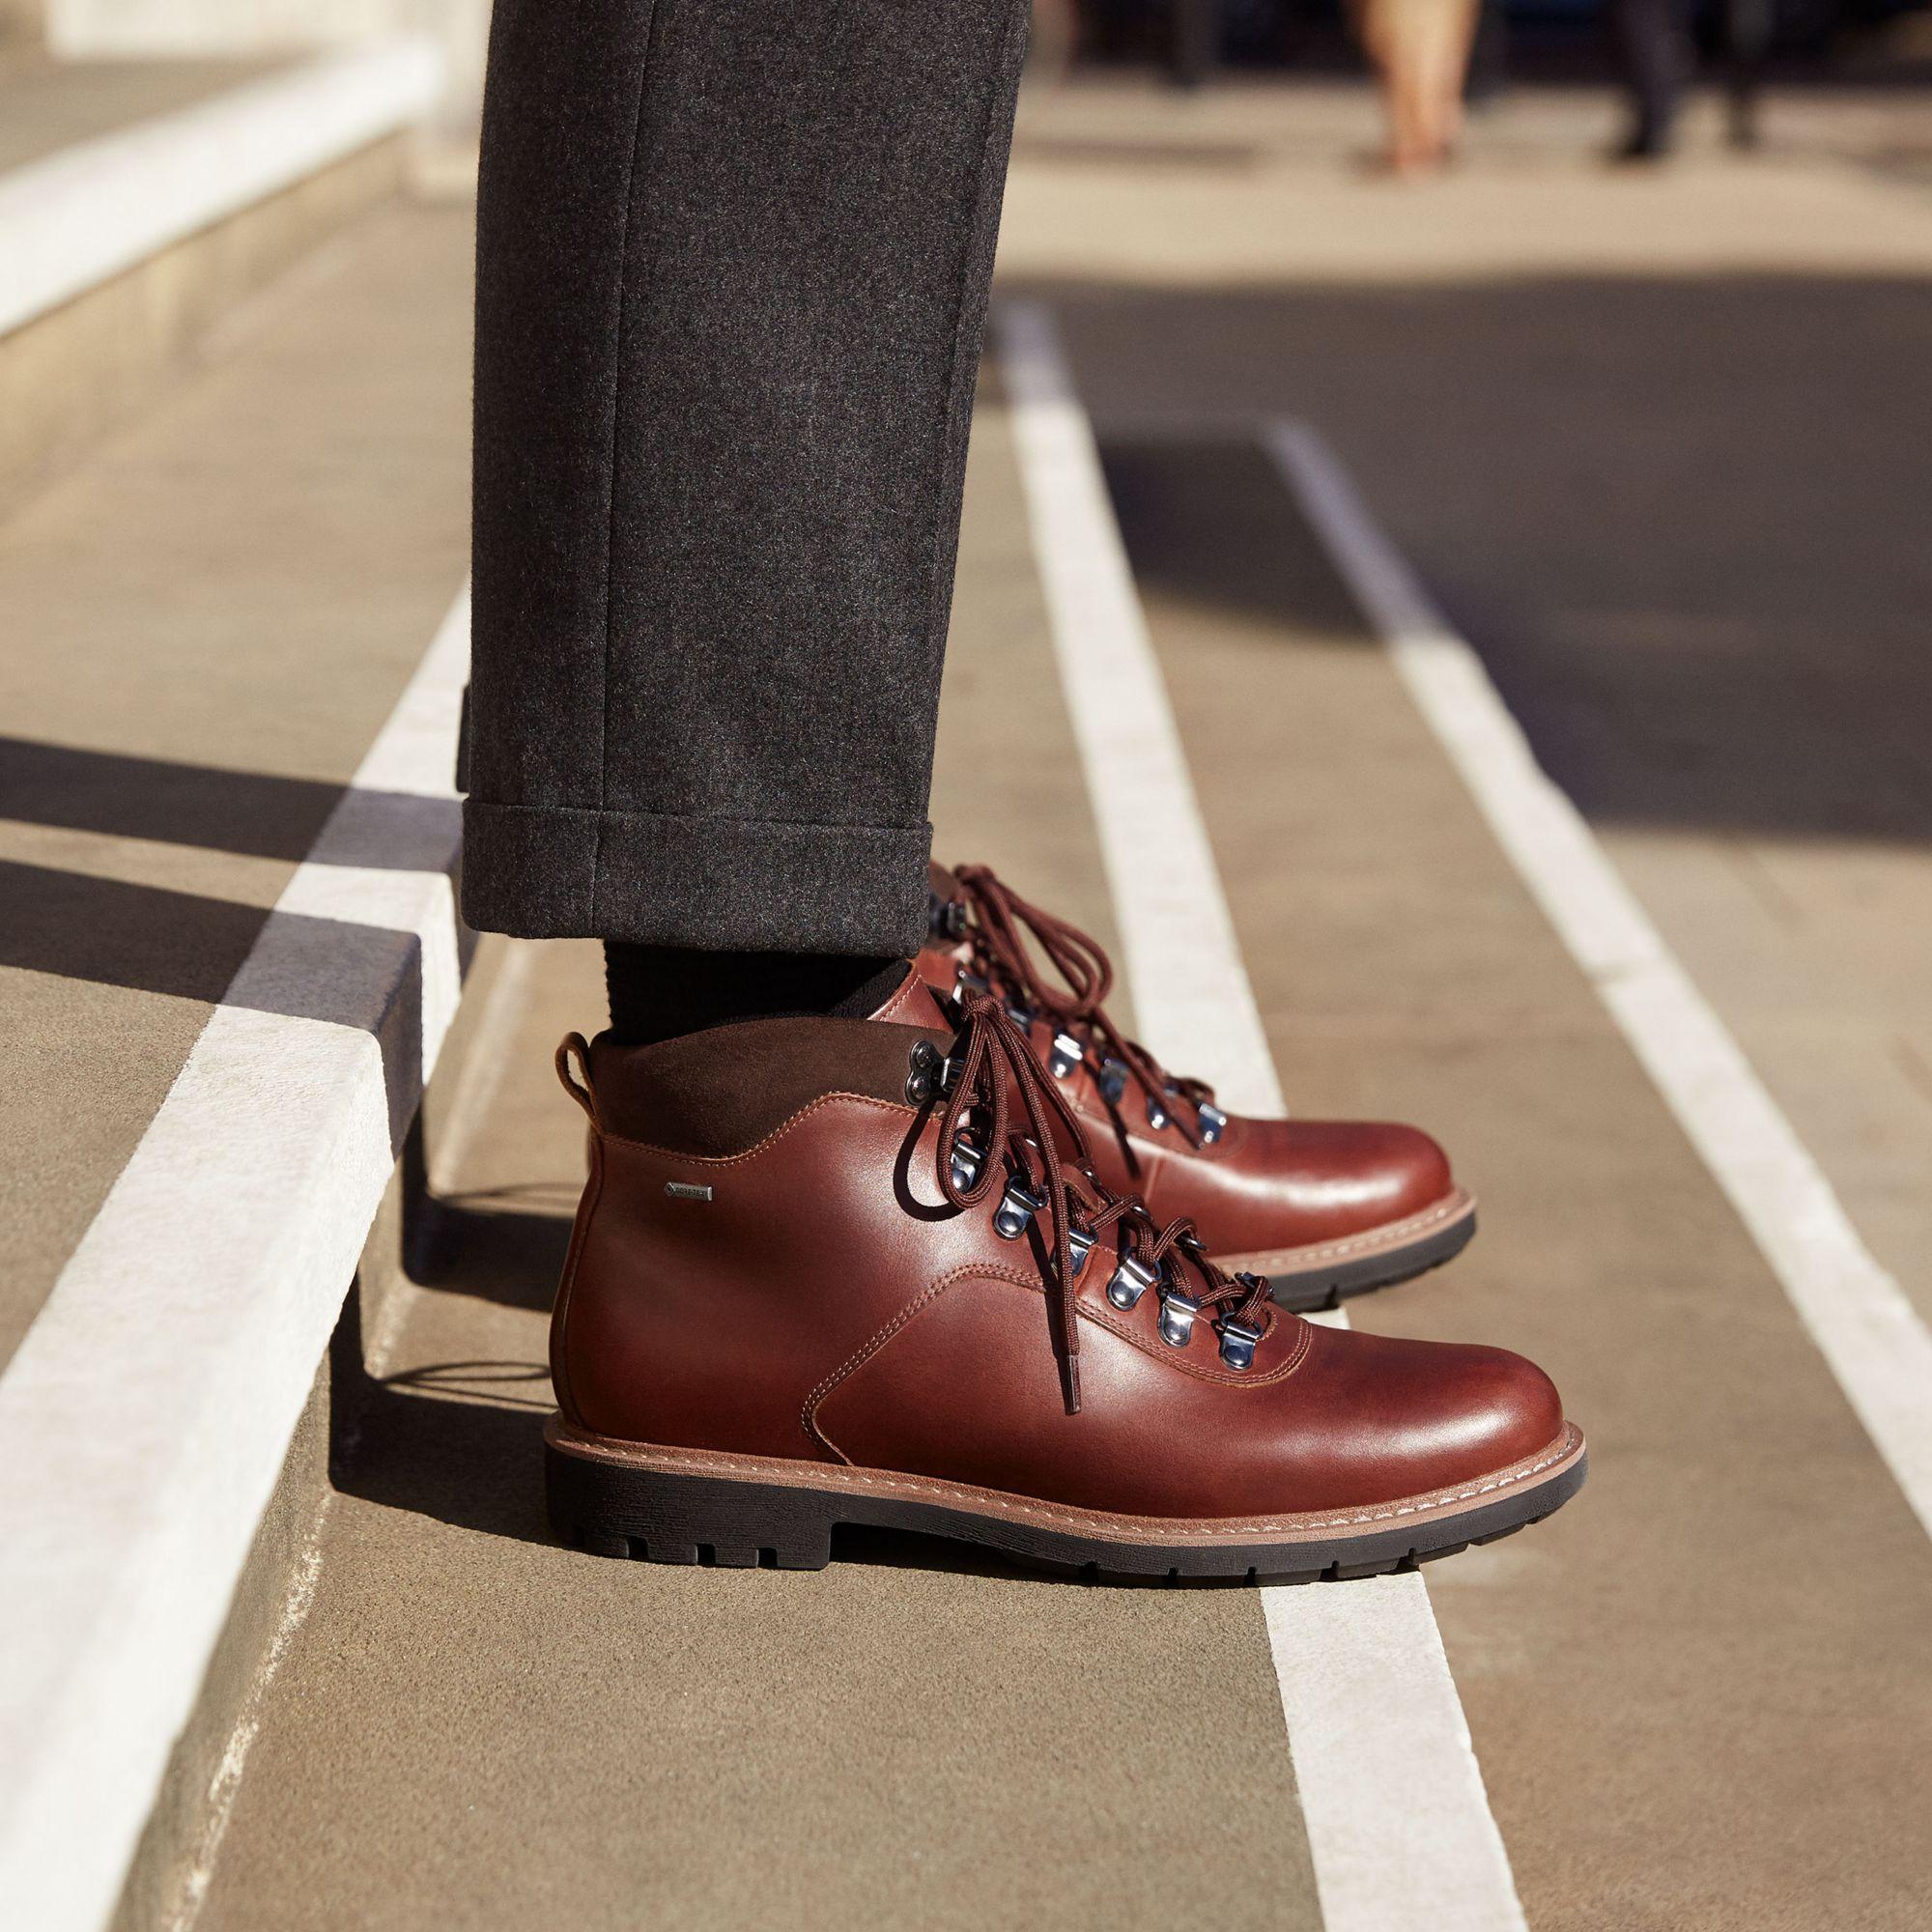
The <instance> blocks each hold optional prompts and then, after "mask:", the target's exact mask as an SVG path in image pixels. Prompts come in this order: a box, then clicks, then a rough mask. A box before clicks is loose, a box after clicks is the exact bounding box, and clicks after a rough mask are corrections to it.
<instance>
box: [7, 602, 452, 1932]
mask: <svg viewBox="0 0 1932 1932" xmlns="http://www.w3.org/2000/svg"><path fill="white" fill-rule="evenodd" d="M468 660H469V599H468V597H467V595H466V596H464V597H462V598H460V599H459V600H458V602H457V604H456V606H455V608H454V609H453V610H452V611H450V613H449V615H448V617H447V618H446V619H445V620H444V622H443V625H442V627H441V629H440V631H439V632H438V634H437V637H436V639H435V641H434V642H433V643H432V644H431V646H430V649H429V651H428V654H427V655H426V656H425V658H424V660H423V662H422V665H421V667H420V668H418V670H417V672H416V674H415V676H414V678H413V679H412V682H411V684H410V687H409V690H408V692H407V693H406V695H405V696H404V698H403V701H402V703H401V705H400V706H399V707H398V709H397V712H396V715H395V717H394V719H393V720H392V721H391V724H390V725H389V726H387V727H386V728H385V729H384V733H383V735H382V736H381V737H380V738H379V739H378V741H377V743H376V746H375V748H374V749H373V750H372V751H371V753H369V756H368V757H367V759H365V760H364V762H363V764H362V766H361V768H360V770H359V771H358V773H357V775H356V779H355V787H356V789H353V790H352V791H351V792H350V793H348V794H347V795H346V796H345V798H344V799H343V801H342V803H341V804H340V805H339V806H338V807H337V809H336V810H335V812H334V813H333V814H332V815H331V817H330V819H329V821H328V824H327V826H325V827H324V829H323V832H322V835H321V837H320V838H319V839H318V840H317V844H316V848H315V849H316V852H317V853H318V854H325V855H326V854H327V852H329V851H330V850H337V849H348V850H353V851H355V852H357V853H360V854H363V855H365V856H373V851H372V847H373V846H374V845H377V844H380V819H381V815H382V814H384V813H385V812H386V813H388V814H390V816H391V817H392V818H393V820H394V822H395V824H396V826H397V828H398V836H399V838H401V839H402V840H404V841H405V842H406V845H407V849H408V851H409V854H410V856H411V857H412V859H414V860H417V861H418V862H420V860H422V859H424V858H429V857H432V856H433V854H432V852H431V850H430V847H431V844H432V843H433V835H434V833H435V828H436V826H437V825H438V824H440V827H441V835H440V844H441V860H440V865H438V866H436V867H433V868H428V869H421V870H380V869H376V868H373V867H366V868H365V867H331V866H329V865H327V863H325V861H324V860H323V859H320V858H316V857H312V858H311V859H309V860H308V861H305V862H304V863H303V864H302V865H301V866H300V867H298V868H297V870H296V872H295V875H294V877H293V878H292V879H291V881H290V883H289V887H288V890H287V891H286V892H285V893H284V894H283V895H282V898H281V900H280V901H279V902H278V904H277V906H276V908H275V910H274V912H273V913H271V914H270V917H269V919H268V921H267V923H265V925H264V926H263V928H262V931H261V934H260V935H259V937H258V938H257V940H256V943H255V946H254V948H253V950H252V951H251V952H250V953H249V956H248V958H247V960H246V961H245V962H244V963H243V965H242V966H241V970H240V972H238V973H237V975H236V977H235V980H234V982H233V984H232V985H231V986H230V988H229V992H228V994H227V995H226V997H225V1000H224V1003H223V1004H222V1005H221V1006H220V1007H218V1008H217V1009H215V1011H214V1013H213V1015H212V1016H211V1018H210V1020H209V1022H208V1025H207V1027H206V1028H205V1029H204V1031H203V1033H202V1035H201V1037H200V1038H199V1039H198V1040H197V1041H196V1042H195V1045H194V1048H193V1050H192V1051H191V1052H190V1053H189V1055H188V1058H187V1061H186V1064H185V1065H184V1066H183V1068H182V1071H181V1074H180V1076H179V1077H178V1078H177V1080H176V1081H175V1084H174V1086H173V1087H172V1088H171V1089H170V1091H169V1093H168V1094H167V1097H166V1098H165V1100H163V1102H162V1104H161V1106H160V1109H159V1111H158V1112H157V1113H156V1116H155V1119H154V1121H153V1122H151V1124H150V1125H149V1128H148V1131H147V1133H146V1134H145V1135H144V1136H143V1138H142V1140H141V1142H140V1145H139V1146H138V1147H137V1148H136V1149H135V1151H134V1153H133V1156H132V1158H131V1159H130V1160H129V1161H128V1165H127V1167H126V1168H125V1169H124V1170H123V1172H122V1174H121V1177H120V1179H118V1180H117V1181H116V1182H115V1185H114V1187H113V1189H112V1191H111V1192H110V1193H109V1194H108V1197H107V1199H106V1201H105V1202H104V1203H103V1205H102V1207H101V1209H100V1212H99V1216H98V1217H97V1218H96V1220H95V1222H94V1224H93V1226H92V1227H91V1228H90V1229H89V1230H88V1233H87V1235H86V1236H85V1237H84V1238H83V1240H82V1241H81V1243H80V1245H79V1247H78V1248H77V1249H76V1250H75V1251H74V1254H73V1256H72V1258H71V1261H70V1262H69V1263H68V1265H67V1266H66V1268H65V1269H64V1270H63V1271H62V1273H61V1276H60V1279H59V1280H58V1282H56V1283H55V1285H54V1289H53V1292H52V1293H51V1294H50V1295H49V1296H48V1298H47V1301H46V1304H45V1306H44V1307H43V1309H42V1311H41V1313H40V1315H39V1317H38V1318H37V1319H36V1321H35V1322H34V1324H33V1326H32V1327H31V1328H30V1329H29V1330H28V1332H27V1335H26V1337H25V1339H24V1340H23V1341H22V1342H21V1344H20V1346H19V1349H18V1350H16V1352H15V1353H14V1358H13V1360H12V1361H11V1362H10V1363H9V1364H8V1365H7V1369H6V1373H5V1375H4V1376H0V1605H5V1606H6V1625H7V1629H6V1640H5V1642H4V1644H0V1740H4V1744H0V1899H4V1900H5V1901H6V1906H5V1913H4V1916H5V1918H6V1919H7V1921H8V1923H10V1924H17V1925H20V1926H23V1927H24V1926H32V1927H33V1928H34V1932H96V1928H98V1927H99V1925H100V1924H101V1923H103V1921H104V1920H105V1919H106V1918H107V1915H108V1914H109V1912H110V1911H111V1909H112V1907H113V1904H114V1900H115V1896H116V1893H117V1891H118V1889H119V1887H120V1884H121V1879H122V1874H123V1872H124V1870H125V1868H126V1865H127V1861H128V1856H129V1855H130V1853H131V1852H132V1850H133V1847H134V1844H135V1841H136V1839H137V1837H138V1836H139V1833H140V1832H141V1828H142V1825H143V1822H144V1821H145V1819H146V1817H147V1813H148V1810H149V1807H150V1805H151V1804H152V1803H153V1800H154V1797H155V1792H156V1786H157V1784H158V1781H159V1779H160V1776H161V1773H162V1771H163V1769H164V1768H165V1766H166V1763H167V1757H168V1752H169V1749H170V1747H172V1745H173V1743H174V1740H175V1737H176V1736H177V1734H178V1733H179V1731H180V1730H181V1727H182V1725H183V1723H184V1722H185V1720H186V1719H187V1716H188V1714H189V1712H190V1710H191V1709H192V1707H193V1703H194V1699H195V1695H196V1693H197V1691H198V1690H199V1688H200V1684H201V1679H202V1674H203V1672H204V1670H205V1669H206V1667H207V1663H208V1660H209V1657H210V1655H211V1653H212V1652H213V1646H214V1642H215V1639H216V1637H217V1636H218V1635H219V1634H220V1631H221V1627H222V1623H223V1621H224V1619H225V1618H226V1616H227V1613H228V1605H229V1597H230V1593H231V1591H232V1590H233V1588H234V1584H235V1580H236V1578H237V1577H238V1576H239V1575H240V1573H241V1565H242V1563H243V1561H244V1559H245V1558H246V1556H247V1553H248V1548H249V1544H250V1541H251V1540H252V1538H253V1536H254V1534H255V1529H256V1525H257V1524H258V1523H259V1521H260V1520H261V1516H262V1511H263V1509H264V1508H265V1507H266V1505H267V1503H268V1500H269V1496H270V1491H271V1490H272V1489H273V1486H274V1482H275V1478H276V1475H277V1472H278V1471H279V1469H280V1467H281V1463H282V1459H283V1457H284V1455H285V1454H286V1452H287V1449H288V1445H289V1440H290V1437H291V1435H292V1434H293V1432H294V1429H295V1425H296V1422H297V1421H298V1418H299V1416H300V1414H301V1411H302V1407H303V1405H304V1403H305V1402H306V1400H307V1397H308V1393H309V1389H310V1387H311V1385H312V1384H313V1382H314V1380H315V1373H316V1366H317V1363H318V1362H319V1361H320V1360H321V1357H322V1353H323V1350H324V1348H325V1347H326V1345H327V1340H328V1336H329V1331H330V1329H331V1328H332V1327H333V1326H334V1323H335V1319H336V1316H337V1313H338V1312H339V1310H340V1308H341V1306H342V1298H343V1294H344V1292H345V1290H346V1289H347V1287H348V1284H349V1282H350V1279H351V1277H352V1275H353V1274H354V1272H355V1265H356V1262H357V1259H358V1257H359V1256H360V1253H361V1250H362V1244H363V1241H364V1239H365V1238H366V1236H367V1234H368V1230H369V1225H370V1223H371V1221H372V1220H373V1218H374V1216H375V1213H376V1209H377V1207H378V1205H379V1204H380V1202H381V1200H382V1197H383V1192H384V1188H385V1186H386V1185H387V1183H388V1179H389V1176H390V1172H391V1169H392V1167H393V1165H394V1157H393V1153H392V1150H391V1140H390V1094H389V1092H388V1088H387V1083H386V1081H385V1074H384V1055H383V1048H382V1046H381V1044H380V1043H379V1041H378V1039H377V1038H376V1037H374V1035H372V1033H370V1032H369V1031H366V1030H365V1029H364V1027H363V1026H362V1025H359V1024H357V1023H355V1020H354V1019H353V1018H352V1019H350V1020H347V1021H345V1022H338V1021H336V1020H332V1019H315V1018H304V1017H298V1016H297V1015H300V1014H302V1013H305V1012H331V1011H335V1010H336V1009H338V1008H340V1007H343V1006H344V1005H345V1004H346V1005H348V1006H350V1007H351V1008H352V1009H353V1008H354V1007H355V1002H356V1001H357V1000H360V1001H361V1002H362V1003H363V1005H365V1006H366V1007H367V1009H368V1010H369V1011H370V1012H371V1013H372V1014H373V1013H379V1012H383V1011H384V1010H385V1009H392V1008H393V1003H394V1001H395V999H396V998H397V996H398V995H399V994H401V995H404V996H409V995H410V994H411V993H412V988H413V984H414V981H413V978H412V974H411V972H410V971H409V955H410V953H411V952H412V947H419V948H420V950H421V957H422V976H421V989H420V1009H419V1011H412V1012H402V1013H393V1012H392V1017H393V1018H394V1019H396V1020H399V1021H401V1022H402V1024H401V1025H400V1026H392V1027H391V1028H389V1031H390V1032H391V1034H392V1035H394V1036H396V1037H399V1038H400V1040H401V1042H402V1043H403V1045H404V1047H405V1048H409V1049H414V1048H416V1047H417V1044H418V1042H419V1056H418V1057H419V1063H420V1064H419V1065H405V1066H403V1067H401V1068H400V1069H392V1070H395V1071H398V1072H399V1073H400V1076H401V1078H402V1080H403V1082H404V1084H405V1086H406V1087H411V1088H412V1087H414V1086H415V1085H416V1083H417V1082H418V1081H427V1079H428V1078H429V1074H430V1071H431V1069H432V1068H433V1066H434V1065H435V1063H436V1056H437V1051H438V1049H439V1047H440V1044H441V1040H442V1036H443V1032H444V1030H445V1028H446V1027H447V1024H448V1018H449V1014H450V1013H451V1011H452V1010H453V1009H454V1006H455V1002H456V996H457V991H458V985H457V970H456V969H457V958H456V944H455V930H454V910H453V906H452V902H451V895H450V885H449V878H448V874H447V870H446V867H447V866H448V865H449V863H450V862H451V861H453V859H454V857H455V854H456V850H457V846H458V843H459V840H460V836H461V832H460V820H459V812H460V808H459V806H458V804H457V801H456V797H455V793H454V791H453V789H452V788H451V783H450V780H451V775H452V773H453V771H454V758H455V748H456V730H457V716H458V710H459V707H460V704H461V700H462V692H463V681H464V675H465V672H466V669H467V666H468ZM372 780H373V781H380V785H381V788H382V789H381V792H380V793H377V792H375V791H374V790H373V789H372V787H371V784H370V781H372ZM345 959H347V960H348V961H349V962H350V964H351V966H353V967H355V968H356V969H358V970H359V971H360V973H361V980H362V982H361V983H360V984H358V985H354V986H350V987H349V988H348V989H347V991H348V994H351V995H353V996H354V997H353V998H350V997H346V994H345V985H344V981H345V979H346V978H347V976H348V968H346V967H345V963H344V962H345ZM384 975H386V978H384Z"/></svg>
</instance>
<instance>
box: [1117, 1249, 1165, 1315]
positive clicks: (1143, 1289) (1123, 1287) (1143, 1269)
mask: <svg viewBox="0 0 1932 1932" xmlns="http://www.w3.org/2000/svg"><path fill="white" fill-rule="evenodd" d="M1159 1279H1160V1271H1159V1269H1158V1268H1151V1267H1149V1266H1148V1264H1147V1263H1145V1262H1144V1261H1141V1260H1140V1259H1138V1257H1136V1256H1134V1255H1122V1257H1121V1264H1120V1266H1119V1267H1117V1268H1116V1269H1115V1270H1114V1278H1113V1279H1112V1280H1111V1281H1110V1282H1108V1284H1107V1299H1108V1300H1109V1301H1111V1302H1112V1303H1113V1304H1114V1306H1115V1307H1116V1308H1121V1309H1127V1308H1132V1307H1133V1306H1134V1305H1135V1304H1136V1303H1137V1302H1138V1301H1139V1300H1140V1298H1141V1296H1142V1295H1144V1294H1145V1293H1147V1292H1148V1290H1149V1289H1151V1287H1152V1286H1153V1285H1154V1283H1155V1282H1157V1281H1158V1280H1159Z"/></svg>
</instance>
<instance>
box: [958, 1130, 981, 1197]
mask: <svg viewBox="0 0 1932 1932" xmlns="http://www.w3.org/2000/svg"><path fill="white" fill-rule="evenodd" d="M985 1160H986V1155H985V1152H984V1151H983V1150H982V1149H981V1148H980V1144H979V1142H977V1141H972V1140H968V1139H967V1138H966V1136H965V1135H964V1134H961V1135H960V1136H959V1138H958V1139H957V1140H955V1141H954V1142H953V1143H952V1167H951V1169H950V1172H951V1174H952V1184H953V1186H954V1187H956V1188H957V1189H958V1190H959V1192H960V1193H961V1194H964V1193H965V1192H966V1191H967V1189H968V1188H970V1187H971V1186H972V1185H973V1183H974V1182H975V1181H976V1180H978V1179H979V1178H980V1168H981V1167H982V1166H984V1164H985Z"/></svg>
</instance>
